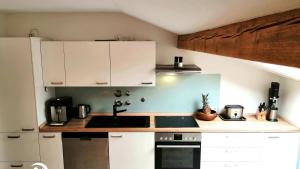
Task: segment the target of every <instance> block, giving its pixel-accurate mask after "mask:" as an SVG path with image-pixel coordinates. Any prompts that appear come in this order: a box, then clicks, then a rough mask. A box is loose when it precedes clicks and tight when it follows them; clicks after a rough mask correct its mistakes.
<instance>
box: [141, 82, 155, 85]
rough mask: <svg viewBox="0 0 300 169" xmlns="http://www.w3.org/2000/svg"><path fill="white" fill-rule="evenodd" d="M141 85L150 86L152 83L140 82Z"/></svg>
mask: <svg viewBox="0 0 300 169" xmlns="http://www.w3.org/2000/svg"><path fill="white" fill-rule="evenodd" d="M141 84H142V85H152V84H153V83H152V82H142V83H141Z"/></svg>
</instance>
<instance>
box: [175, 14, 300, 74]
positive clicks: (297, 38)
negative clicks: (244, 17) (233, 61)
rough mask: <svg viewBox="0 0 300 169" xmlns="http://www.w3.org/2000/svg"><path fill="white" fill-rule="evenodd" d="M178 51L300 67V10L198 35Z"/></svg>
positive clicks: (181, 40)
mask: <svg viewBox="0 0 300 169" xmlns="http://www.w3.org/2000/svg"><path fill="white" fill-rule="evenodd" d="M177 45H178V48H180V49H187V50H193V51H199V52H205V53H212V54H217V55H222V56H229V57H235V58H240V59H246V60H251V61H259V62H264V63H272V64H278V65H285V66H292V67H297V68H300V8H298V9H295V10H291V11H287V12H283V13H277V14H273V15H268V16H264V17H259V18H255V19H251V20H248V21H244V22H239V23H234V24H230V25H226V26H222V27H219V28H215V29H210V30H206V31H201V32H197V33H192V34H187V35H179V36H178V43H177Z"/></svg>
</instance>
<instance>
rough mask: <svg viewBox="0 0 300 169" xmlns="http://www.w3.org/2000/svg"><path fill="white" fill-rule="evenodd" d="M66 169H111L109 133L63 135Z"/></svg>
mask: <svg viewBox="0 0 300 169" xmlns="http://www.w3.org/2000/svg"><path fill="white" fill-rule="evenodd" d="M62 137H63V153H64V165H65V169H109V161H108V160H109V159H108V133H63V134H62Z"/></svg>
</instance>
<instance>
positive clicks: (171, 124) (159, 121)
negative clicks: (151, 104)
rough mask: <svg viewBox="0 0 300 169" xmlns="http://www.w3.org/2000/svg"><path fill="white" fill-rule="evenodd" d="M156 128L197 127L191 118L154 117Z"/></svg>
mask: <svg viewBox="0 0 300 169" xmlns="http://www.w3.org/2000/svg"><path fill="white" fill-rule="evenodd" d="M155 127H157V128H191V127H199V126H198V124H197V122H196V120H195V119H194V117H193V116H155Z"/></svg>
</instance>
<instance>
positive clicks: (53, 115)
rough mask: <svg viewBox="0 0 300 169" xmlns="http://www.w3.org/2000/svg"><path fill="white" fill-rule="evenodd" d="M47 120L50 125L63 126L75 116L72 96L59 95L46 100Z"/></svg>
mask: <svg viewBox="0 0 300 169" xmlns="http://www.w3.org/2000/svg"><path fill="white" fill-rule="evenodd" d="M46 107H47V112H46V117H47V122H48V125H49V126H63V125H65V124H66V123H67V122H68V121H69V120H70V119H71V118H72V116H73V102H72V97H58V98H54V99H50V100H48V101H47V102H46Z"/></svg>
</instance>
